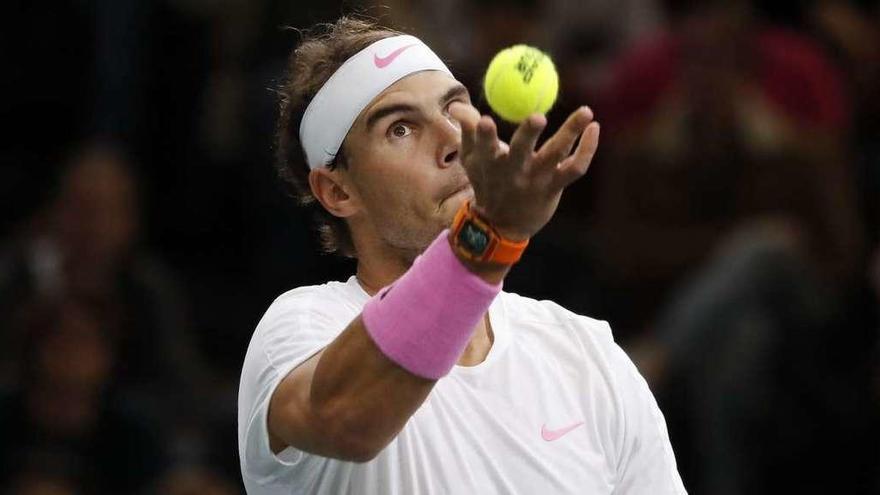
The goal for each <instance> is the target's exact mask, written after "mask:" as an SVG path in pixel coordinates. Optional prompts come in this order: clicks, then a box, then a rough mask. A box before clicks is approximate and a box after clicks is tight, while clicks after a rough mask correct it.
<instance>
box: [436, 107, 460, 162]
mask: <svg viewBox="0 0 880 495" xmlns="http://www.w3.org/2000/svg"><path fill="white" fill-rule="evenodd" d="M434 127H435V128H436V132H437V158H436V160H437V164H438V166H439V167H440V168H449V167H451V166H453V165H455V164H456V163H459V150H460V149H461V128H459V126H458V122H456V121H455V120H454V119H452V118H451V117H450V116H449V114H447V113H443V114H442V115H440V116H438V118H437V119H436V120H435V125H434Z"/></svg>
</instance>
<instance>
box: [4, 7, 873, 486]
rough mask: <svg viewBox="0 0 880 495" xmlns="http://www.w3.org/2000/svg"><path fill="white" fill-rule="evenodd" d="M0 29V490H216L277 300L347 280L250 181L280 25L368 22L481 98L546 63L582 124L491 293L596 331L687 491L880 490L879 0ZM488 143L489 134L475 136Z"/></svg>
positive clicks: (37, 12)
mask: <svg viewBox="0 0 880 495" xmlns="http://www.w3.org/2000/svg"><path fill="white" fill-rule="evenodd" d="M3 11H4V15H3V16H2V17H0V18H2V20H0V23H2V29H0V38H2V45H0V46H3V49H2V51H0V53H2V57H3V60H2V62H3V63H2V67H3V75H4V77H3V78H2V82H0V84H2V87H3V89H4V91H3V94H4V95H5V98H4V99H3V101H2V103H0V115H2V118H3V120H4V121H5V122H6V125H8V126H9V127H8V128H7V129H8V130H7V131H6V132H4V133H3V135H2V137H0V139H2V146H0V208H2V212H3V215H2V216H0V494H10V495H11V494H15V495H24V494H28V495H33V494H64V495H72V494H84V495H90V494H105V493H113V494H118V493H144V494H147V493H169V494H207V495H226V494H233V493H241V492H242V488H241V483H240V480H239V476H240V475H239V471H238V458H237V452H238V451H237V447H236V439H235V419H234V418H235V414H234V410H235V404H236V401H235V397H236V393H237V381H238V373H239V371H240V366H241V361H242V359H243V356H244V351H245V349H246V347H247V342H248V340H249V338H250V335H251V333H252V331H253V328H254V326H255V325H256V323H257V321H258V319H259V318H260V317H261V315H262V313H263V311H264V310H265V308H266V307H267V306H268V305H269V303H270V302H271V301H272V300H273V298H274V297H276V296H277V295H279V294H280V293H282V292H283V291H285V290H287V289H290V288H293V287H296V286H299V285H305V284H314V283H322V282H324V281H326V280H329V279H343V278H344V277H347V276H348V275H349V274H350V273H351V271H352V270H353V267H354V264H353V262H352V260H347V259H342V258H337V257H332V256H327V255H321V254H320V253H319V248H318V242H317V238H316V237H315V235H314V227H313V225H312V224H311V223H310V220H311V219H310V218H309V217H308V216H307V215H306V214H305V213H304V212H303V211H300V210H299V209H298V208H297V207H296V205H295V202H294V201H293V200H292V199H291V198H290V197H288V196H286V195H285V193H284V192H283V188H282V187H281V184H280V183H279V182H278V181H277V179H276V177H275V176H274V172H273V168H272V162H271V160H272V142H273V126H274V119H275V116H276V108H275V105H276V101H275V95H274V93H273V91H272V88H273V87H274V86H276V85H277V84H278V83H279V79H280V77H281V71H282V68H283V67H284V62H285V59H286V57H287V55H288V54H289V51H290V49H291V48H292V47H293V46H294V45H295V43H296V41H297V39H298V33H297V31H296V29H286V28H285V27H286V26H290V27H293V28H306V27H309V26H311V25H313V24H315V23H316V22H322V21H328V20H332V19H335V18H336V17H338V16H339V15H340V14H343V13H352V12H365V13H366V14H368V15H370V16H372V17H378V18H379V19H380V20H382V21H383V22H385V23H387V24H391V25H393V26H394V27H397V28H399V29H402V30H405V31H408V32H411V33H413V34H416V35H418V36H420V37H422V38H423V39H424V40H425V41H426V42H428V44H429V45H431V46H432V47H434V49H435V51H437V52H438V53H439V54H440V55H441V57H443V58H444V59H445V60H447V61H448V63H449V65H450V67H451V68H452V70H453V72H455V73H456V74H457V75H458V76H459V78H460V79H461V80H462V81H463V82H465V84H466V85H467V86H468V87H469V88H470V90H471V92H472V95H473V96H474V100H475V102H476V104H477V105H478V106H480V107H481V108H482V109H483V110H484V111H488V109H487V107H486V105H485V99H484V98H482V97H481V95H480V87H481V81H480V79H481V76H482V71H483V70H484V68H485V67H486V65H487V63H488V61H489V60H490V59H491V57H492V55H493V54H494V53H495V52H497V51H498V50H499V49H501V48H503V47H505V46H508V45H512V44H515V43H522V42H525V43H529V44H533V45H536V46H539V47H542V48H544V49H545V50H547V51H549V52H550V53H551V54H552V55H553V57H554V59H555V61H556V64H557V67H558V69H559V71H560V75H561V95H560V99H559V101H558V102H557V104H556V107H555V109H554V110H553V111H552V112H551V114H550V115H549V118H550V121H551V125H553V123H555V124H558V123H560V121H561V119H562V118H563V117H564V116H565V115H566V114H567V113H568V112H570V111H571V110H572V109H573V108H575V107H576V106H577V105H580V104H588V105H590V106H591V107H592V108H593V109H594V111H595V113H596V115H597V118H598V120H599V121H600V122H601V123H602V125H603V136H602V142H601V144H600V152H599V155H598V156H597V158H596V161H595V163H594V164H593V166H592V168H591V170H590V172H589V174H588V176H587V177H586V178H585V179H583V180H581V181H579V182H578V183H576V184H575V185H574V186H572V187H571V188H570V190H569V191H568V192H567V194H566V195H565V196H564V198H563V202H562V204H561V206H560V210H559V212H558V214H557V216H556V218H554V220H553V221H552V222H551V224H550V225H548V227H547V228H546V229H545V231H543V232H542V233H541V234H539V236H538V237H536V239H535V240H534V241H533V244H532V246H531V247H530V250H529V254H528V256H526V257H525V258H524V261H523V262H522V263H521V264H520V265H518V266H517V268H516V269H515V270H513V271H512V272H511V275H510V277H509V278H508V280H507V282H506V289H507V290H510V291H513V292H520V293H523V294H525V295H529V296H532V297H538V298H552V299H553V300H555V301H557V302H559V303H560V304H563V305H564V306H567V307H569V308H570V309H573V310H575V311H577V312H580V313H584V314H588V315H590V316H594V317H598V318H602V319H607V320H608V321H610V323H611V325H612V328H614V330H615V336H616V339H617V341H618V342H619V343H621V345H623V346H624V347H625V348H626V349H627V351H628V352H629V353H630V355H631V356H632V357H633V359H634V360H635V361H636V364H637V366H638V367H639V369H640V370H641V372H642V374H643V375H644V376H645V377H646V379H647V380H648V382H649V383H650V385H651V387H652V389H653V390H654V392H655V395H657V398H658V401H659V402H660V406H661V408H662V409H663V411H664V413H665V415H666V420H667V422H668V424H669V429H670V435H671V437H672V444H673V447H674V449H675V451H676V456H677V459H678V463H679V468H680V471H681V473H682V477H683V479H684V482H685V486H686V487H687V488H688V490H689V491H690V492H691V493H707V494H715V495H727V494H730V495H733V494H746V493H748V494H758V493H789V492H799V493H878V492H880V407H878V406H880V346H878V336H880V333H878V330H880V318H878V308H880V244H878V241H880V2H877V1H871V0H861V1H858V0H849V1H847V0H812V1H802V2H773V1H769V0H763V1H761V0H751V1H747V0H705V1H701V2H685V1H681V0H615V1H610V0H580V1H578V0H543V1H539V0H507V1H502V0H448V1H443V2H436V1H431V0H389V1H386V2H382V3H381V5H376V4H375V3H373V2H356V1H349V2H345V3H344V4H342V5H340V4H338V3H331V2H302V1H300V2H293V1H280V0H263V1H248V0H227V1H222V2H221V1H212V0H200V1H197V0H154V1H152V2H143V1H139V0H91V1H86V0H64V1H61V0H58V1H54V2H49V3H43V2H37V3H33V2H13V4H10V5H7V6H4V7H3ZM502 131H503V132H507V133H508V135H509V133H510V132H511V128H510V127H505V126H502Z"/></svg>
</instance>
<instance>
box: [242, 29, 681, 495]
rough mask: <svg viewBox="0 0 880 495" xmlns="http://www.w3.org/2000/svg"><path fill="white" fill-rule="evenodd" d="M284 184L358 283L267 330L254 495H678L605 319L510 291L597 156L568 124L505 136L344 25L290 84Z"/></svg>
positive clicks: (272, 314)
mask: <svg viewBox="0 0 880 495" xmlns="http://www.w3.org/2000/svg"><path fill="white" fill-rule="evenodd" d="M280 94H281V114H280V118H279V123H278V151H279V162H280V165H279V166H280V170H281V171H282V176H283V177H285V178H287V179H289V180H290V181H291V182H292V183H293V184H294V185H298V186H299V187H300V193H301V198H302V199H304V200H316V203H315V204H314V206H315V207H316V208H317V209H319V211H320V212H321V214H322V215H323V217H322V218H323V220H322V221H323V222H324V224H323V233H324V240H325V242H327V243H331V244H328V247H330V248H332V249H334V250H336V251H337V252H339V253H341V254H344V255H349V256H353V257H355V258H356V259H357V273H356V274H355V275H354V276H352V277H351V278H349V279H348V281H346V282H328V283H326V284H323V285H318V286H311V287H300V288H297V289H294V290H292V291H290V292H287V293H285V294H282V295H281V296H280V297H278V299H276V300H275V301H274V302H273V303H272V305H271V306H270V307H269V309H268V310H267V311H266V314H265V315H264V316H263V318H262V320H261V321H260V322H259V324H258V325H257V328H256V331H255V332H254V335H253V338H252V340H251V342H250V346H249V348H248V351H247V355H246V357H245V361H244V367H243V370H242V375H241V384H240V390H239V399H238V440H239V455H240V459H241V471H242V476H243V478H244V483H245V486H246V487H247V490H248V492H249V493H250V494H252V495H258V494H259V495H281V494H333V495H338V494H343V493H351V494H377V495H378V494H383V495H388V494H407V495H412V494H550V493H552V494H612V493H613V494H652V495H657V494H673V493H675V494H679V493H685V491H684V488H683V486H682V482H681V479H680V477H679V474H678V471H677V468H676V464H675V457H674V455H673V452H672V448H671V446H670V443H669V438H668V434H667V431H666V425H665V421H664V418H663V415H662V414H661V412H660V410H659V409H658V407H657V404H656V402H655V400H654V398H653V396H652V395H651V392H650V390H649V389H648V386H647V385H646V383H645V381H644V380H643V379H642V377H641V376H640V375H639V373H638V371H637V370H636V368H635V367H634V366H633V364H632V362H631V361H630V360H629V358H628V357H627V356H626V354H624V352H623V351H622V350H621V349H620V348H619V347H618V346H617V345H616V344H615V343H614V340H613V338H612V335H611V330H610V328H609V326H608V324H607V323H605V322H602V321H597V320H593V319H590V318H587V317H584V316H580V315H577V314H574V313H571V312H569V311H567V310H565V309H564V308H562V307H560V306H558V305H556V304H554V303H552V302H549V301H536V300H533V299H529V298H526V297H522V296H518V295H515V294H511V293H506V292H503V291H502V290H501V288H502V283H503V280H504V277H505V275H506V274H507V273H508V271H509V270H511V268H512V267H513V266H514V265H515V263H516V262H517V261H518V260H519V259H520V257H521V256H523V255H524V254H526V255H527V252H528V249H527V246H528V242H529V239H530V238H531V237H532V236H534V235H535V234H536V233H537V232H538V231H539V230H540V229H541V228H542V227H543V226H544V225H545V224H546V223H547V222H548V221H549V220H550V218H551V217H552V216H553V214H554V212H555V210H556V207H557V204H558V203H559V199H560V196H561V194H562V191H563V190H564V189H565V187H566V186H567V185H568V184H570V183H572V182H573V181H575V180H577V179H578V178H579V177H581V176H582V175H583V174H584V173H585V172H586V171H587V168H588V167H589V164H590V161H591V159H592V157H593V154H594V153H595V151H596V147H597V144H598V138H599V125H598V124H597V123H596V122H594V121H593V115H592V113H591V111H590V110H589V109H588V108H586V107H581V108H579V109H577V110H575V111H574V112H573V113H572V114H571V115H570V116H569V117H568V119H567V120H566V121H565V123H564V124H562V126H561V127H560V128H559V129H558V130H557V131H556V132H555V133H554V134H553V135H552V136H551V137H549V138H548V139H547V140H546V142H544V143H543V145H541V146H540V147H537V145H536V143H537V142H538V139H539V136H540V135H541V134H542V131H543V130H544V127H545V126H546V119H545V118H544V117H543V116H542V115H539V114H536V115H532V116H531V117H529V118H528V119H527V120H526V121H525V122H523V123H522V124H521V125H520V126H519V127H518V128H517V130H516V132H515V133H514V134H513V137H512V138H511V140H510V143H509V144H508V143H505V142H502V141H501V140H500V139H499V137H498V135H497V131H496V126H495V124H494V122H493V120H492V119H491V118H490V117H488V116H481V115H480V114H479V112H478V111H477V110H476V109H475V108H474V107H473V106H472V105H471V102H470V97H469V95H468V91H467V89H466V88H465V87H464V86H463V85H462V84H461V83H460V82H458V81H457V80H456V79H455V77H454V76H453V75H452V74H451V72H450V71H449V69H448V68H447V67H446V65H444V63H443V62H442V61H441V60H440V59H439V58H438V57H437V55H435V54H434V53H433V52H432V51H431V49H430V48H428V46H426V45H425V44H424V43H422V42H421V41H419V40H418V39H417V38H415V37H413V36H408V35H403V34H400V33H397V32H394V31H390V30H387V29H384V28H380V27H378V26H376V25H374V24H371V23H370V22H366V21H361V20H354V19H349V18H343V19H341V20H339V21H337V22H336V23H334V24H332V25H329V26H324V27H323V29H322V30H321V31H320V32H318V33H313V34H312V35H309V36H307V37H306V38H305V39H304V41H302V42H301V44H300V45H299V46H298V48H297V49H296V50H295V51H294V53H293V54H292V56H291V61H290V66H289V72H288V79H287V81H286V82H285V83H284V85H283V86H282V88H281V90H280Z"/></svg>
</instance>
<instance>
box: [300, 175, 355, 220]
mask: <svg viewBox="0 0 880 495" xmlns="http://www.w3.org/2000/svg"><path fill="white" fill-rule="evenodd" d="M346 179H347V178H346V177H345V175H344V173H342V172H341V171H339V170H330V169H328V168H325V167H320V168H315V169H312V170H311V171H310V172H309V187H311V189H312V194H313V195H314V196H315V198H316V199H317V200H318V201H319V202H320V203H321V205H322V206H323V207H324V209H326V210H327V211H328V212H330V214H331V215H333V216H335V217H339V218H347V217H350V216H352V215H354V214H355V213H356V212H357V209H358V207H357V205H358V202H357V198H356V196H355V195H353V194H352V191H351V187H350V186H349V185H348V181H347V180H346Z"/></svg>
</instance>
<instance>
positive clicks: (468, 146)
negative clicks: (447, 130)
mask: <svg viewBox="0 0 880 495" xmlns="http://www.w3.org/2000/svg"><path fill="white" fill-rule="evenodd" d="M449 115H450V116H451V117H452V118H453V119H455V120H457V121H458V124H459V126H460V127H461V147H462V154H469V153H470V152H471V150H473V149H474V144H475V142H476V133H477V124H478V123H479V122H480V112H479V111H477V109H476V108H474V107H473V106H472V105H467V104H465V103H461V102H453V103H452V104H451V105H449Z"/></svg>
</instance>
